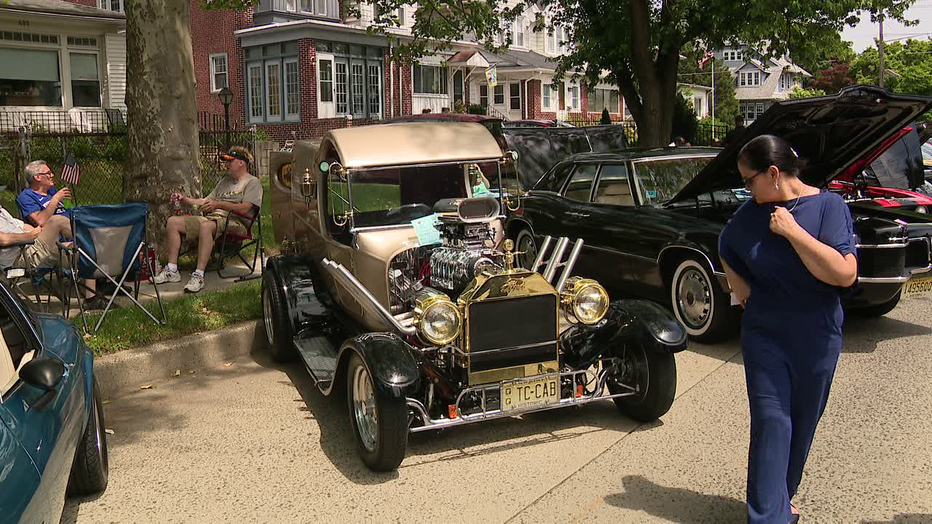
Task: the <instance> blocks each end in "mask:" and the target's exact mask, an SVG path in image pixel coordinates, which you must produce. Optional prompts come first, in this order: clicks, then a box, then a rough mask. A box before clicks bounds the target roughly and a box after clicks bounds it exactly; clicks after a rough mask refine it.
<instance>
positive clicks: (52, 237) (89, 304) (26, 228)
mask: <svg viewBox="0 0 932 524" xmlns="http://www.w3.org/2000/svg"><path fill="white" fill-rule="evenodd" d="M60 237H66V238H71V222H70V221H69V220H68V219H67V218H65V217H64V216H62V215H55V216H53V217H51V218H50V219H48V220H46V222H45V226H44V227H33V226H30V225H29V224H27V223H25V222H23V221H22V220H19V219H17V218H13V215H11V214H10V213H9V212H8V211H7V210H6V209H3V208H2V207H0V269H2V270H6V269H9V268H11V267H22V268H27V267H31V268H37V267H51V266H55V265H58V256H57V249H56V247H55V246H56V243H57V242H58V239H59V238H60ZM22 242H34V243H33V244H32V245H29V246H26V248H25V251H24V252H23V258H25V260H23V259H21V258H19V254H20V248H19V246H14V244H19V243H22ZM85 286H86V288H87V289H86V302H85V303H84V308H85V309H88V310H91V309H103V308H104V307H106V305H107V302H106V301H105V300H104V297H100V296H98V297H95V287H96V286H95V282H94V280H87V281H85ZM114 306H115V304H114Z"/></svg>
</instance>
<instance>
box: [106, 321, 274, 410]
mask: <svg viewBox="0 0 932 524" xmlns="http://www.w3.org/2000/svg"><path fill="white" fill-rule="evenodd" d="M264 346H265V335H264V333H263V328H262V321H261V320H249V321H247V322H241V323H239V324H235V325H233V326H229V327H225V328H221V329H218V330H216V331H211V332H208V333H198V334H195V335H188V336H186V337H182V338H179V339H175V340H170V341H166V342H158V343H156V344H152V345H151V346H146V347H141V348H135V349H128V350H126V351H120V352H118V353H113V354H109V355H104V356H101V357H96V358H94V376H96V377H97V382H98V384H99V386H100V393H101V395H102V396H103V397H104V398H112V397H116V396H119V395H123V394H126V393H129V392H132V391H138V390H139V388H140V387H141V386H143V385H146V384H151V383H152V382H153V381H158V380H163V379H167V378H171V377H173V376H175V372H176V371H180V372H181V373H182V374H188V373H189V372H190V371H192V370H197V369H204V368H210V367H217V366H219V365H221V364H223V363H225V362H228V361H230V360H231V359H233V358H235V357H239V356H242V355H247V354H249V353H252V352H253V351H254V350H257V349H261V348H263V347H264Z"/></svg>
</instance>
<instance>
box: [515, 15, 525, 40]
mask: <svg viewBox="0 0 932 524" xmlns="http://www.w3.org/2000/svg"><path fill="white" fill-rule="evenodd" d="M514 31H515V45H516V46H519V47H524V17H518V18H517V19H516V20H515V21H514Z"/></svg>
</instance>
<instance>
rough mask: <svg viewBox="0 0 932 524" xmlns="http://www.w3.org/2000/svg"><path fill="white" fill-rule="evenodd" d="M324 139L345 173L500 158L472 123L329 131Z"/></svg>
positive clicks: (494, 144)
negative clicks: (369, 169)
mask: <svg viewBox="0 0 932 524" xmlns="http://www.w3.org/2000/svg"><path fill="white" fill-rule="evenodd" d="M327 136H328V137H330V139H331V140H333V143H334V145H335V146H336V149H337V152H338V153H339V155H340V159H341V161H342V162H343V167H344V168H346V169H359V168H372V167H384V166H395V165H415V164H439V163H445V162H470V161H473V162H475V161H489V160H498V159H499V158H501V156H502V149H501V147H499V145H498V142H496V141H495V138H494V137H493V136H492V134H491V133H489V130H488V129H486V128H485V126H483V125H481V124H476V123H474V122H409V123H399V124H381V125H372V126H362V127H347V128H343V129H334V130H332V131H329V132H328V133H327Z"/></svg>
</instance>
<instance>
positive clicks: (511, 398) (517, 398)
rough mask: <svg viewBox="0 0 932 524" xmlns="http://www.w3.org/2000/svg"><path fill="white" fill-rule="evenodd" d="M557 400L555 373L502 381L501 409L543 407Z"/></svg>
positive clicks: (558, 395)
mask: <svg viewBox="0 0 932 524" xmlns="http://www.w3.org/2000/svg"><path fill="white" fill-rule="evenodd" d="M558 402H560V389H559V388H558V387H557V375H546V376H543V377H540V378H533V379H530V380H528V379H523V380H510V381H507V382H502V411H515V410H520V409H529V408H536V407H543V406H547V405H550V404H556V403H558Z"/></svg>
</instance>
